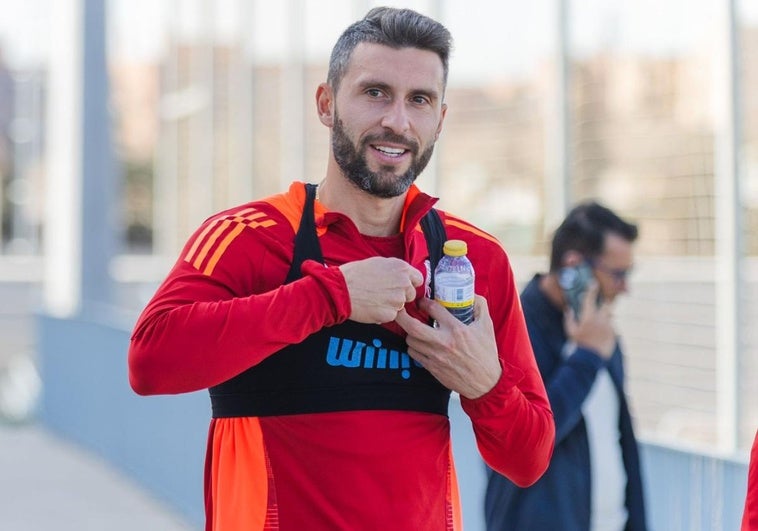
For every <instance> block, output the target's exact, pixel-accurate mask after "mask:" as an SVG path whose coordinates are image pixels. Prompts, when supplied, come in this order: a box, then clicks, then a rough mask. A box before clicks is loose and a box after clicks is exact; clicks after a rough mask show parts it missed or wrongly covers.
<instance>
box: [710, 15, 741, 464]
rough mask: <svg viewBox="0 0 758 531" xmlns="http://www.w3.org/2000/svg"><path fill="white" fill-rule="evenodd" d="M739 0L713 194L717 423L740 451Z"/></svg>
mask: <svg viewBox="0 0 758 531" xmlns="http://www.w3.org/2000/svg"><path fill="white" fill-rule="evenodd" d="M735 13H736V8H735V0H729V1H728V2H725V3H724V4H723V12H722V21H721V24H720V32H719V37H720V39H719V43H720V46H719V47H718V48H717V50H718V52H717V53H718V59H719V60H718V61H717V65H718V66H720V68H716V69H715V71H714V74H713V75H714V82H715V84H716V90H715V94H716V97H717V106H716V108H717V114H716V145H715V154H716V156H715V171H714V194H715V212H716V264H717V268H716V279H715V280H716V283H715V285H716V418H717V422H718V447H719V449H720V450H721V451H723V452H726V453H731V452H734V451H735V450H736V449H737V443H738V433H739V401H738V391H739V376H738V375H739V369H738V362H739V356H740V333H739V328H740V316H741V312H740V298H739V289H740V279H741V276H742V275H741V249H742V245H741V243H742V235H741V229H740V227H741V222H740V218H741V215H740V201H739V197H740V194H739V173H740V172H739V163H738V159H739V157H738V146H739V138H740V127H739V109H740V108H741V103H740V91H739V78H738V76H739V69H738V65H739V63H738V60H737V50H738V46H737V42H738V38H737V25H736V21H735V16H736V14H735Z"/></svg>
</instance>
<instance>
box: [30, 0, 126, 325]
mask: <svg viewBox="0 0 758 531" xmlns="http://www.w3.org/2000/svg"><path fill="white" fill-rule="evenodd" d="M51 9H52V10H53V15H52V16H51V20H53V21H54V23H53V29H52V35H51V37H52V39H53V41H52V42H53V43H54V45H52V46H51V55H50V66H49V68H50V71H49V89H48V131H47V134H48V136H47V138H48V164H47V168H48V174H47V179H46V184H47V188H46V197H45V198H46V206H45V215H46V218H45V234H44V250H45V265H44V300H45V306H46V309H47V311H48V312H49V313H51V314H52V315H55V316H60V317H66V316H70V315H72V314H74V313H76V312H77V311H79V310H80V309H81V308H82V303H83V302H89V303H92V302H97V303H110V302H111V279H110V274H109V265H110V260H111V258H112V257H113V255H114V253H115V222H116V216H117V212H118V211H117V209H115V208H114V203H115V183H114V173H115V172H114V164H113V158H112V152H111V141H110V125H109V116H108V106H107V99H108V80H107V68H106V64H105V63H106V59H105V49H106V45H105V42H106V39H105V0H61V1H59V2H53V3H52V5H51Z"/></svg>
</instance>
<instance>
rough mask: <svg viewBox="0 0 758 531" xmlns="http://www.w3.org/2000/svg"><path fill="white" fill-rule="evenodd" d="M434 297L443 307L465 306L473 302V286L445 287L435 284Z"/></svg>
mask: <svg viewBox="0 0 758 531" xmlns="http://www.w3.org/2000/svg"><path fill="white" fill-rule="evenodd" d="M436 288H437V289H436V290H435V291H436V292H437V293H436V296H435V297H434V298H435V299H436V300H437V302H439V303H440V304H441V305H442V306H444V307H445V308H465V307H467V306H471V305H473V304H474V286H473V285H472V286H468V287H446V286H440V285H437V286H436Z"/></svg>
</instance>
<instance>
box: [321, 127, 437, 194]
mask: <svg viewBox="0 0 758 531" xmlns="http://www.w3.org/2000/svg"><path fill="white" fill-rule="evenodd" d="M382 141H384V142H390V143H398V144H402V145H404V146H406V147H408V149H409V150H410V151H411V154H412V155H413V160H412V161H411V165H410V167H409V168H408V170H407V171H406V172H405V173H403V174H402V175H395V174H394V173H392V167H391V166H384V167H382V168H381V169H380V171H378V172H374V171H371V170H369V168H368V164H367V163H366V157H365V155H364V153H363V152H364V150H366V149H368V148H369V147H368V146H369V144H376V143H381V142H382ZM418 150H419V146H418V143H417V142H414V141H412V140H408V139H406V138H405V137H403V136H400V135H396V134H394V133H385V134H384V135H381V136H371V137H367V138H365V139H363V141H362V142H361V145H360V151H359V149H358V147H357V146H355V145H354V144H353V142H352V141H351V140H350V137H349V136H348V135H347V133H346V132H345V126H344V124H343V123H342V120H341V119H340V118H339V117H338V116H337V115H336V113H335V117H334V127H333V128H332V153H333V154H334V160H336V161H337V165H338V166H339V167H340V169H341V170H342V173H343V175H345V177H347V178H348V179H349V180H350V181H351V182H352V183H353V184H355V185H356V186H357V187H358V188H360V189H361V190H363V191H364V192H368V193H369V194H371V195H373V196H376V197H381V198H385V199H386V198H390V197H397V196H400V195H403V194H404V193H405V192H406V191H407V190H408V188H410V186H411V184H413V182H414V181H415V180H416V178H417V177H418V176H419V175H420V174H421V172H422V171H424V168H426V165H427V164H428V163H429V159H431V158H432V153H433V152H434V144H432V145H430V146H429V147H428V148H427V149H426V150H424V152H423V153H421V155H417V153H418Z"/></svg>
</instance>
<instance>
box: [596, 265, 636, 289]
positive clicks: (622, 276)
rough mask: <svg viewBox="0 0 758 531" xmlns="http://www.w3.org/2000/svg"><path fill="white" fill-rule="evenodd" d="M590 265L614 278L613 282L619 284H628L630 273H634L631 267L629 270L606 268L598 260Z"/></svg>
mask: <svg viewBox="0 0 758 531" xmlns="http://www.w3.org/2000/svg"><path fill="white" fill-rule="evenodd" d="M590 265H591V266H592V268H593V269H597V270H598V271H602V272H603V273H606V274H608V275H610V276H611V277H613V280H614V281H615V282H618V283H619V284H621V283H622V282H626V279H627V277H629V273H631V272H632V268H631V267H629V268H627V269H615V268H612V267H607V266H604V265H603V264H601V263H600V262H599V261H597V260H590Z"/></svg>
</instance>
